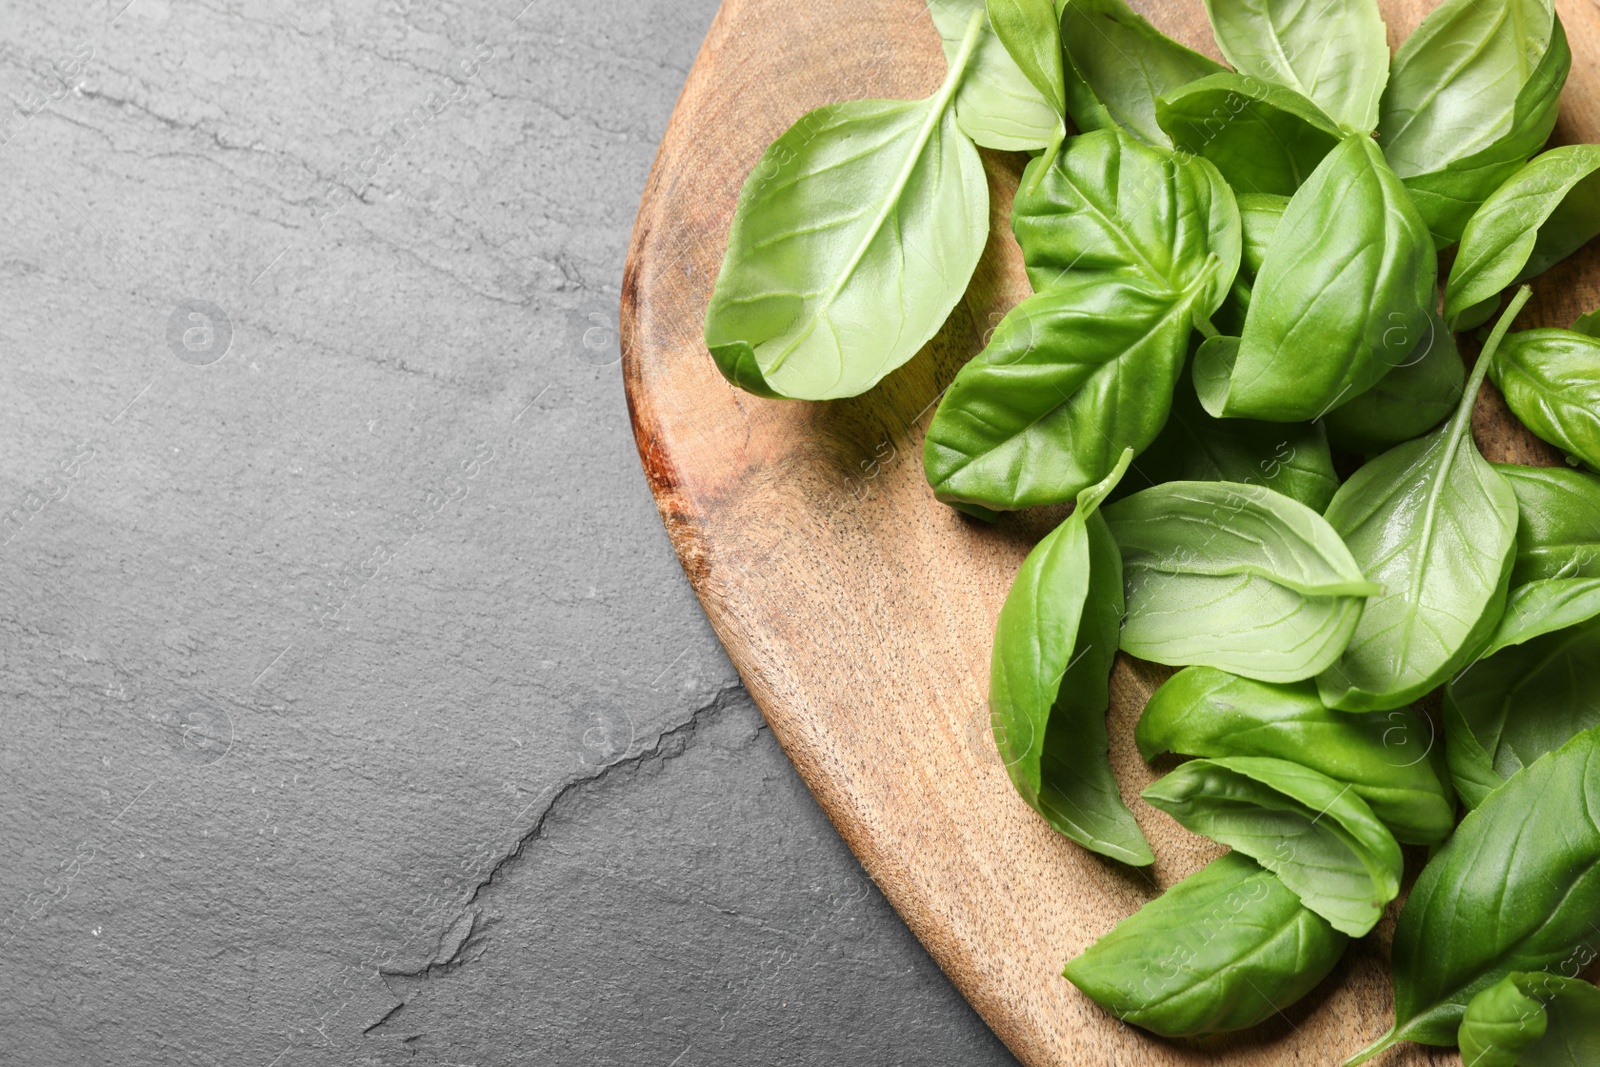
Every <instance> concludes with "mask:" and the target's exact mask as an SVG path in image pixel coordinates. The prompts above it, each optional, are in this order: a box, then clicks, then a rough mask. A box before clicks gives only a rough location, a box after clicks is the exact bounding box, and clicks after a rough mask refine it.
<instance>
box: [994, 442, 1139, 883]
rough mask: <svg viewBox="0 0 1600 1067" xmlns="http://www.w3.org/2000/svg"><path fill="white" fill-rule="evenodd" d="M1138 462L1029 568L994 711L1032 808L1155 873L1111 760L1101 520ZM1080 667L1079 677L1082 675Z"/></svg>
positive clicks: (1107, 580)
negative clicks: (1105, 504)
mask: <svg viewBox="0 0 1600 1067" xmlns="http://www.w3.org/2000/svg"><path fill="white" fill-rule="evenodd" d="M1132 458H1133V456H1132V453H1131V452H1129V453H1124V454H1123V457H1122V461H1121V463H1120V464H1119V465H1118V467H1117V469H1116V470H1114V471H1113V472H1112V473H1111V475H1110V477H1108V478H1107V479H1106V480H1105V481H1104V482H1102V483H1100V484H1099V485H1097V486H1095V487H1093V488H1091V489H1086V490H1084V491H1083V492H1082V493H1081V494H1079V496H1078V506H1077V508H1076V509H1075V510H1074V511H1073V513H1072V514H1071V515H1069V516H1067V518H1066V519H1065V520H1064V521H1063V522H1062V523H1061V525H1060V526H1058V527H1056V528H1055V530H1053V531H1052V532H1051V533H1050V534H1049V535H1047V536H1046V537H1045V538H1044V539H1043V540H1041V541H1040V542H1039V544H1038V545H1036V546H1035V547H1034V549H1033V551H1032V552H1030V553H1029V554H1028V558H1027V559H1026V560H1024V561H1023V564H1022V569H1021V570H1020V571H1019V572H1018V573H1017V578H1016V581H1015V582H1014V583H1013V584H1012V586H1011V592H1010V593H1008V594H1007V596H1006V601H1005V604H1004V605H1003V606H1002V607H1001V609H1000V619H999V622H998V623H997V625H996V627H995V637H994V650H993V653H992V657H991V665H990V680H989V711H990V715H991V717H992V720H993V723H994V735H995V745H996V747H997V748H998V749H999V751H1000V755H1001V758H1002V759H1003V760H1004V761H1005V765H1006V770H1007V771H1008V772H1009V773H1010V775H1011V781H1012V783H1013V784H1014V785H1015V786H1016V787H1017V792H1018V793H1020V794H1022V798H1023V799H1024V800H1026V801H1027V802H1028V803H1029V804H1030V805H1032V806H1033V807H1034V808H1035V809H1036V810H1037V811H1038V812H1039V813H1040V814H1041V815H1043V816H1044V817H1045V818H1046V819H1048V820H1049V822H1050V824H1051V825H1052V826H1054V827H1055V828H1056V829H1057V830H1060V831H1061V832H1062V833H1064V834H1066V835H1067V836H1068V837H1070V838H1072V839H1073V840H1074V841H1077V842H1078V843H1079V844H1081V845H1083V846H1084V847H1085V848H1088V849H1091V850H1093V851H1095V852H1099V853H1100V854H1102V855H1106V856H1110V857H1112V858H1114V859H1119V860H1122V861H1124V862H1126V863H1134V864H1147V863H1152V862H1154V860H1155V857H1154V856H1152V855H1151V853H1150V846H1149V845H1148V844H1147V843H1146V842H1145V839H1144V835H1143V834H1142V833H1141V832H1140V831H1139V826H1138V823H1136V822H1135V821H1134V818H1133V815H1132V813H1131V812H1129V811H1128V809H1127V807H1126V805H1124V804H1123V803H1122V797H1121V795H1120V794H1119V793H1118V791H1117V783H1116V779H1115V778H1113V777H1112V774H1111V765H1110V762H1109V757H1108V756H1107V755H1106V727H1105V716H1106V709H1107V708H1108V706H1109V705H1110V690H1109V688H1108V678H1109V676H1110V671H1111V661H1112V659H1113V658H1114V656H1115V655H1116V636H1117V626H1116V623H1117V619H1118V617H1119V616H1120V614H1121V610H1122V602H1121V590H1120V589H1118V588H1117V582H1118V581H1120V579H1121V574H1120V570H1119V569H1118V565H1117V561H1116V559H1115V556H1116V553H1115V551H1114V546H1113V545H1112V544H1111V543H1109V542H1110V535H1109V533H1108V531H1106V529H1105V527H1104V520H1102V519H1100V517H1099V516H1098V514H1096V509H1097V508H1098V507H1099V505H1100V501H1101V500H1102V499H1104V497H1105V495H1106V494H1107V493H1109V492H1110V491H1111V489H1112V488H1113V487H1114V486H1115V485H1116V482H1117V479H1119V478H1120V477H1121V476H1122V473H1123V471H1125V470H1126V469H1127V465H1128V463H1129V461H1131V460H1132ZM1075 660H1077V661H1080V664H1081V669H1078V670H1073V669H1072V667H1073V664H1074V661H1075ZM1083 660H1087V661H1088V662H1087V663H1081V661H1083ZM1102 668H1103V669H1102ZM1064 679H1066V680H1067V681H1066V684H1063V683H1064Z"/></svg>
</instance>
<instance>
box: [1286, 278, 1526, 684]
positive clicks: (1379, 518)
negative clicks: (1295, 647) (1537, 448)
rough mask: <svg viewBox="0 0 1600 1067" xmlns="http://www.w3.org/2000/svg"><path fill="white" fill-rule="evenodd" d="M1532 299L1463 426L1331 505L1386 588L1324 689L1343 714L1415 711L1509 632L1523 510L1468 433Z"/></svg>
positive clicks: (1462, 412)
mask: <svg viewBox="0 0 1600 1067" xmlns="http://www.w3.org/2000/svg"><path fill="white" fill-rule="evenodd" d="M1528 296H1529V293H1528V291H1527V290H1526V289H1523V291H1522V292H1521V293H1519V294H1518V296H1517V298H1516V300H1514V301H1513V302H1512V307H1511V309H1510V310H1508V311H1507V313H1506V315H1505V317H1503V318H1502V319H1501V321H1500V323H1499V325H1498V326H1496V327H1495V331H1494V333H1493V335H1492V336H1491V337H1490V338H1489V341H1488V343H1487V344H1486V345H1485V346H1484V350H1483V355H1482V356H1481V357H1479V360H1478V366H1477V368H1476V369H1474V371H1473V374H1472V378H1471V379H1470V380H1469V381H1468V383H1467V388H1466V391H1465V393H1464V394H1463V396H1462V398H1461V406H1460V408H1459V409H1457V411H1456V414H1455V417H1454V418H1452V419H1451V420H1450V421H1449V422H1448V423H1446V424H1445V425H1443V426H1441V427H1439V428H1438V429H1437V430H1434V431H1433V432H1432V433H1430V434H1428V436H1426V437H1423V438H1420V439H1418V440H1416V441H1410V442H1407V443H1406V444H1403V445H1400V446H1398V447H1396V448H1392V449H1390V450H1389V451H1387V452H1385V453H1384V454H1383V455H1381V456H1379V457H1378V458H1377V459H1375V460H1373V461H1372V462H1370V463H1368V464H1367V465H1366V466H1364V467H1362V468H1361V469H1360V470H1358V471H1356V473H1355V474H1354V475H1352V476H1351V478H1350V480H1349V481H1347V482H1345V483H1344V485H1342V486H1340V487H1339V492H1338V493H1337V494H1335V495H1334V498H1333V503H1332V504H1329V505H1328V512H1327V515H1328V522H1329V523H1331V524H1332V525H1333V528H1334V529H1335V530H1336V531H1338V533H1339V535H1340V536H1341V537H1343V538H1344V541H1345V544H1347V545H1349V546H1350V551H1351V553H1352V554H1353V555H1354V556H1355V559H1356V560H1357V562H1358V563H1359V564H1360V566H1361V567H1362V568H1363V570H1365V572H1366V573H1367V574H1368V575H1369V576H1370V577H1371V578H1373V579H1374V580H1375V581H1377V582H1379V583H1380V584H1382V585H1383V587H1384V592H1383V594H1382V595H1381V596H1375V597H1372V598H1370V599H1369V600H1368V601H1367V606H1366V609H1365V610H1364V611H1363V612H1362V614H1361V623H1360V625H1359V626H1357V627H1356V631H1355V636H1354V637H1353V638H1352V639H1351V641H1350V647H1349V648H1348V649H1346V650H1345V653H1344V655H1343V656H1341V657H1340V658H1339V661H1338V662H1337V663H1335V664H1334V665H1333V666H1332V667H1330V668H1329V669H1328V670H1327V671H1325V672H1324V673H1323V674H1322V675H1320V676H1319V677H1318V678H1317V688H1318V690H1319V691H1320V692H1321V694H1322V699H1323V702H1324V703H1326V704H1329V705H1331V706H1332V707H1335V708H1342V709H1343V710H1345V711H1381V710H1384V709H1387V708H1397V707H1400V706H1402V705H1404V704H1409V703H1411V702H1412V701H1413V700H1416V699H1417V698H1418V697H1420V696H1422V695H1423V694H1424V693H1426V692H1428V691H1429V690H1430V689H1432V688H1434V687H1435V686H1436V685H1438V684H1439V683H1440V682H1442V681H1444V680H1445V679H1446V678H1448V677H1449V676H1450V675H1451V674H1453V673H1455V671H1456V670H1457V669H1458V668H1459V667H1460V666H1461V665H1462V664H1464V663H1465V662H1466V661H1467V659H1468V658H1469V657H1470V656H1471V655H1472V654H1473V652H1474V651H1476V649H1477V647H1478V646H1479V645H1481V644H1482V642H1483V640H1484V639H1486V638H1487V637H1488V634H1489V632H1490V631H1491V630H1492V629H1493V628H1494V626H1495V625H1496V624H1497V623H1498V622H1499V620H1500V613H1501V611H1502V610H1503V609H1504V607H1505V597H1506V589H1507V587H1508V585H1509V583H1510V578H1511V565H1512V562H1513V560H1514V558H1515V549H1516V533H1517V498H1516V495H1515V494H1514V493H1513V492H1512V491H1511V487H1510V486H1509V485H1507V484H1506V481H1505V479H1504V478H1502V477H1501V476H1500V474H1499V472H1498V471H1496V470H1495V469H1494V467H1492V466H1491V465H1490V464H1489V462H1488V461H1487V460H1485V459H1484V458H1483V457H1482V456H1481V455H1479V454H1478V448H1477V445H1475V444H1474V443H1473V440H1472V435H1471V434H1470V433H1469V432H1468V430H1469V428H1470V424H1471V421H1472V404H1473V399H1474V398H1475V397H1476V396H1477V394H1478V389H1479V387H1480V386H1481V385H1482V383H1483V376H1484V374H1485V373H1486V371H1487V369H1488V366H1489V364H1490V362H1491V361H1492V360H1493V359H1494V357H1495V352H1496V350H1497V349H1498V348H1499V347H1500V341H1501V339H1502V338H1503V337H1504V336H1505V331H1506V328H1507V327H1508V326H1509V325H1510V321H1511V318H1512V317H1514V316H1515V314H1516V312H1517V311H1518V310H1520V309H1521V307H1522V305H1523V304H1524V303H1526V302H1527V299H1528Z"/></svg>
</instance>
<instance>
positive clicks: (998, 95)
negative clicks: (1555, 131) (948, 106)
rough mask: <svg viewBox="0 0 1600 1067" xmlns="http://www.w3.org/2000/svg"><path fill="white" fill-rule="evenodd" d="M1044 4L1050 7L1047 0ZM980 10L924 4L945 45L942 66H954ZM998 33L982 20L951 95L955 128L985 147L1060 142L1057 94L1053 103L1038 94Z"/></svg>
mask: <svg viewBox="0 0 1600 1067" xmlns="http://www.w3.org/2000/svg"><path fill="white" fill-rule="evenodd" d="M1045 6H1046V7H1047V8H1048V7H1050V5H1049V3H1048V0H1047V2H1046V4H1045ZM983 10H984V0H929V4H928V14H930V15H931V16H933V24H934V26H935V27H937V29H938V30H939V37H940V38H941V39H942V40H943V41H944V56H945V61H946V62H947V63H950V64H952V65H953V64H954V63H955V61H956V58H957V57H958V56H959V55H960V53H961V45H962V42H963V41H964V40H965V39H966V34H967V26H968V25H969V24H970V23H971V22H972V19H973V17H974V15H975V14H976V13H977V12H979V11H983ZM990 18H991V19H992V15H991V16H990ZM998 29H999V27H998V26H995V25H993V24H992V21H989V20H986V21H985V22H984V26H983V30H982V31H981V32H980V34H979V36H978V44H977V47H976V48H975V49H974V50H973V54H972V59H971V60H970V61H969V63H968V70H967V75H966V77H965V78H963V79H962V80H961V88H960V89H958V90H957V91H956V100H955V108H956V124H957V125H958V126H960V127H961V131H962V132H963V133H965V134H966V135H967V136H968V137H970V138H972V139H973V140H974V141H976V142H977V143H978V144H980V145H983V146H984V147H985V148H997V149H1000V150H1002V151H1012V152H1016V151H1030V150H1033V149H1038V148H1045V147H1047V146H1049V145H1053V144H1060V143H1061V137H1062V134H1063V132H1064V131H1063V130H1062V125H1061V121H1062V120H1061V114H1062V110H1063V107H1064V105H1063V104H1061V103H1060V102H1059V98H1060V94H1057V97H1058V99H1057V100H1052V98H1051V97H1049V96H1046V95H1044V94H1043V93H1042V92H1041V90H1040V89H1039V87H1038V86H1036V85H1035V84H1034V83H1033V80H1032V79H1031V78H1029V77H1028V75H1027V73H1026V72H1024V71H1023V69H1022V68H1021V67H1020V66H1019V65H1018V64H1017V61H1016V60H1015V59H1014V58H1013V57H1012V55H1011V53H1010V51H1009V50H1008V49H1007V47H1006V45H1005V44H1004V43H1003V42H1002V40H1001V38H1000V36H999V35H998V32H997V31H998ZM1052 29H1053V27H1052ZM1051 47H1052V48H1054V42H1052V43H1051ZM1059 66H1060V64H1059V62H1058V64H1057V69H1059Z"/></svg>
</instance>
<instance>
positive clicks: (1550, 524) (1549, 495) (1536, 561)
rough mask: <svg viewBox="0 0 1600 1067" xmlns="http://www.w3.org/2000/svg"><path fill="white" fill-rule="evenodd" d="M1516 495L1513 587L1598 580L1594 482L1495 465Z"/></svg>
mask: <svg viewBox="0 0 1600 1067" xmlns="http://www.w3.org/2000/svg"><path fill="white" fill-rule="evenodd" d="M1495 470H1497V471H1499V472H1500V476H1501V477H1502V478H1504V479H1505V480H1506V481H1507V482H1508V483H1509V484H1510V486H1511V490H1512V492H1514V493H1516V494H1517V511H1518V514H1519V515H1520V516H1521V519H1520V521H1519V522H1518V523H1517V561H1516V565H1515V567H1514V568H1513V570H1512V572H1511V582H1512V584H1513V585H1522V584H1525V583H1527V582H1532V581H1535V580H1537V579H1540V578H1600V477H1597V476H1596V475H1593V474H1589V473H1587V472H1585V471H1576V470H1569V469H1568V468H1566V467H1519V466H1513V465H1511V464H1503V463H1497V464H1495Z"/></svg>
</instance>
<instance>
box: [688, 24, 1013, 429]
mask: <svg viewBox="0 0 1600 1067" xmlns="http://www.w3.org/2000/svg"><path fill="white" fill-rule="evenodd" d="M982 28H983V21H982V12H981V11H978V12H976V13H975V17H974V21H973V22H972V23H971V25H970V26H969V27H968V30H967V34H966V37H965V38H964V39H963V48H962V50H961V52H960V53H959V54H958V55H957V56H956V60H955V61H954V62H953V63H952V64H951V65H950V73H949V76H948V77H947V78H946V79H945V82H944V85H943V86H942V87H941V88H940V89H939V91H938V92H936V93H935V94H934V95H933V96H931V97H929V98H928V99H926V100H917V101H898V100H856V101H851V102H849V103H843V104H833V105H829V106H827V107H823V108H818V109H817V110H816V111H813V112H811V113H810V114H809V115H807V116H806V117H805V118H802V119H801V120H800V121H799V122H797V123H796V124H795V125H794V126H792V127H790V128H789V131H788V132H787V133H785V134H784V135H783V136H781V137H779V138H778V139H777V140H776V141H774V142H773V143H772V146H771V147H769V148H768V149H767V151H766V153H765V154H764V155H763V156H762V157H761V162H760V163H758V164H757V165H756V167H755V169H754V170H753V171H751V173H750V177H749V178H748V179H746V181H745V184H744V190H743V191H742V192H741V193H740V194H739V205H738V207H737V208H736V209H735V211H734V217H733V226H732V229H731V230H730V231H729V234H728V252H727V255H726V256H725V257H724V258H723V261H722V270H721V272H720V273H719V274H718V275H717V282H716V286H715V288H714V289H713V290H712V294H711V303H710V307H709V308H708V309H707V311H706V324H705V339H706V346H707V347H708V348H709V349H710V350H711V355H712V358H713V359H714V360H715V361H716V364H717V367H718V368H719V369H720V370H721V371H722V373H723V375H724V376H726V377H727V379H728V380H729V381H731V382H732V383H733V384H735V385H737V386H739V387H740V388H742V389H746V390H748V391H750V392H753V393H757V394H759V395H762V396H787V397H796V398H800V399H807V400H824V399H829V398H832V397H841V396H854V395H856V394H858V393H863V392H865V391H866V390H868V389H870V388H872V387H873V386H874V385H876V384H877V383H878V381H879V380H881V379H882V378H883V377H884V376H885V375H886V374H888V373H889V372H890V371H892V370H894V369H895V368H896V367H899V366H900V365H901V364H903V363H905V362H906V361H907V360H908V359H910V358H911V357H912V356H914V355H916V353H917V351H918V350H919V349H920V348H921V347H922V346H923V345H924V344H926V343H927V341H928V340H929V339H930V338H931V337H933V335H934V334H935V333H937V332H938V331H939V328H940V327H941V326H942V325H943V324H944V321H945V318H946V317H947V316H948V315H949V314H950V310H951V309H952V308H953V307H955V305H956V302H957V301H959V300H960V299H961V296H962V293H964V292H965V291H966V287H967V282H968V280H969V279H970V278H971V277H972V271H973V268H974V267H975V266H976V265H977V262H978V256H979V255H980V253H982V251H983V247H984V243H985V241H986V239H987V236H988V232H989V186H988V181H987V179H986V178H985V176H984V173H983V164H982V161H981V160H980V159H979V157H978V151H977V149H976V148H974V147H973V145H972V142H971V141H969V140H968V139H967V138H966V136H965V135H964V134H962V133H961V131H960V130H959V129H957V127H956V120H955V114H954V111H953V109H952V107H951V105H952V102H953V101H954V98H955V92H956V89H957V88H958V87H959V86H960V84H961V82H962V75H963V74H965V73H966V69H967V65H968V64H969V63H970V61H971V58H972V53H973V51H974V49H975V48H976V46H977V42H978V37H979V31H981V30H982Z"/></svg>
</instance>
